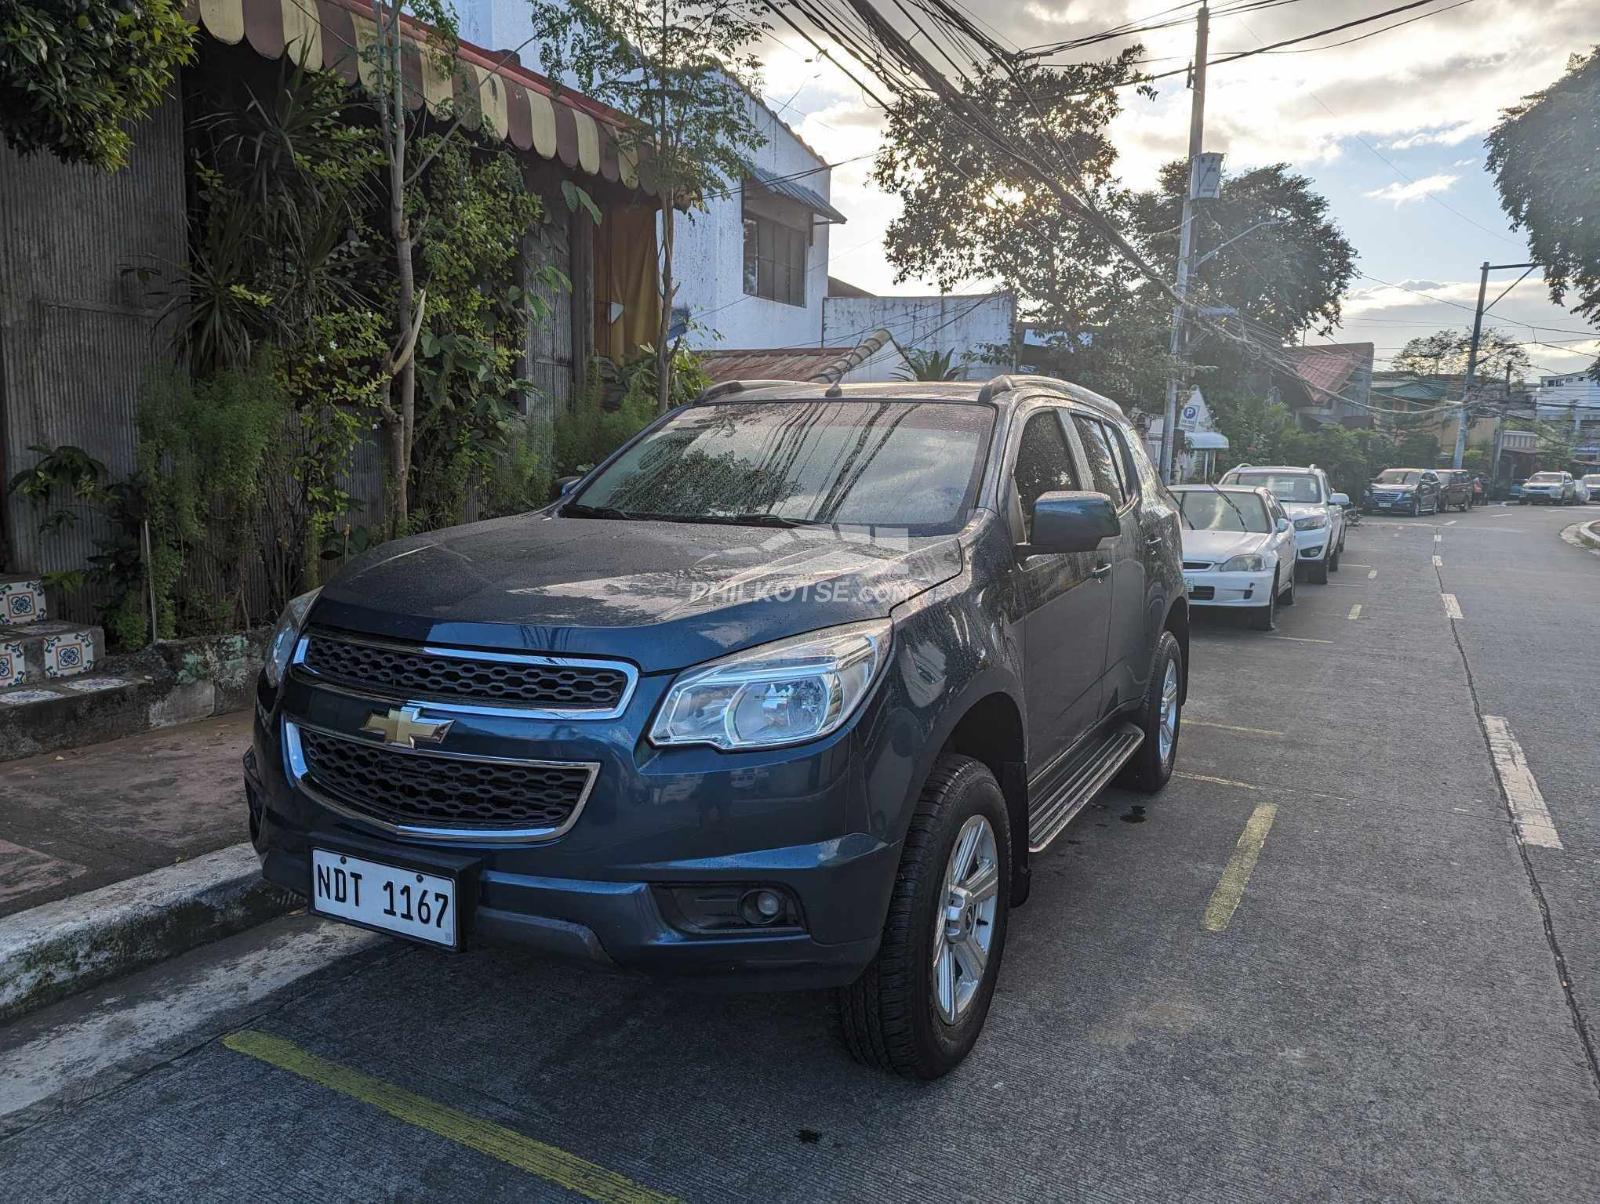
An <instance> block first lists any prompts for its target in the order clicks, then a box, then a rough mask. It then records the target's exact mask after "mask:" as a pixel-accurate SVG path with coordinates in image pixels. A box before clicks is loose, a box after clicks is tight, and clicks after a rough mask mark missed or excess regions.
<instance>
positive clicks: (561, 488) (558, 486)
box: [550, 477, 583, 502]
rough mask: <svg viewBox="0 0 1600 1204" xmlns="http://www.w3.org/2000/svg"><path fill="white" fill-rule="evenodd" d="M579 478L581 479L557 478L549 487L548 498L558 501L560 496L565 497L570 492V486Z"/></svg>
mask: <svg viewBox="0 0 1600 1204" xmlns="http://www.w3.org/2000/svg"><path fill="white" fill-rule="evenodd" d="M581 480H583V478H582V477H559V478H557V480H556V483H555V484H554V485H553V486H551V488H550V500H551V501H552V502H559V501H560V500H561V499H562V498H564V497H566V496H567V494H569V493H571V492H572V487H573V486H574V485H576V484H577V483H578V482H579V481H581Z"/></svg>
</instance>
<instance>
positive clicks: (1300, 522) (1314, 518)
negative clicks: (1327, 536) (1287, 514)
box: [1294, 514, 1328, 531]
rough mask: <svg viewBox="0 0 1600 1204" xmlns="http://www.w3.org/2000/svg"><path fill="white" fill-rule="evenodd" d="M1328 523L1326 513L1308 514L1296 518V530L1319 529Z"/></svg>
mask: <svg viewBox="0 0 1600 1204" xmlns="http://www.w3.org/2000/svg"><path fill="white" fill-rule="evenodd" d="M1327 525H1328V516H1327V515H1326V514H1308V515H1306V517H1304V518H1297V519H1295V520H1294V529H1295V530H1296V531H1318V530H1321V529H1322V528H1323V527H1326V526H1327Z"/></svg>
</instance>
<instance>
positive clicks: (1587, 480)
mask: <svg viewBox="0 0 1600 1204" xmlns="http://www.w3.org/2000/svg"><path fill="white" fill-rule="evenodd" d="M1583 483H1584V484H1585V485H1600V473H1594V472H1591V473H1590V474H1589V475H1588V476H1586V477H1584V478H1583Z"/></svg>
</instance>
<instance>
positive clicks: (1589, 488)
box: [1578, 472, 1600, 502]
mask: <svg viewBox="0 0 1600 1204" xmlns="http://www.w3.org/2000/svg"><path fill="white" fill-rule="evenodd" d="M1578 497H1579V500H1581V501H1584V502H1600V472H1591V473H1589V474H1588V475H1587V476H1586V477H1584V478H1583V479H1582V480H1580V481H1579V482H1578Z"/></svg>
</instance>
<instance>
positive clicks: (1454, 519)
mask: <svg viewBox="0 0 1600 1204" xmlns="http://www.w3.org/2000/svg"><path fill="white" fill-rule="evenodd" d="M1460 521H1461V520H1460V519H1459V518H1452V519H1451V520H1450V521H1449V522H1447V523H1446V524H1445V526H1447V527H1453V526H1455V525H1456V524H1457V523H1459V522H1460Z"/></svg>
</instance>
